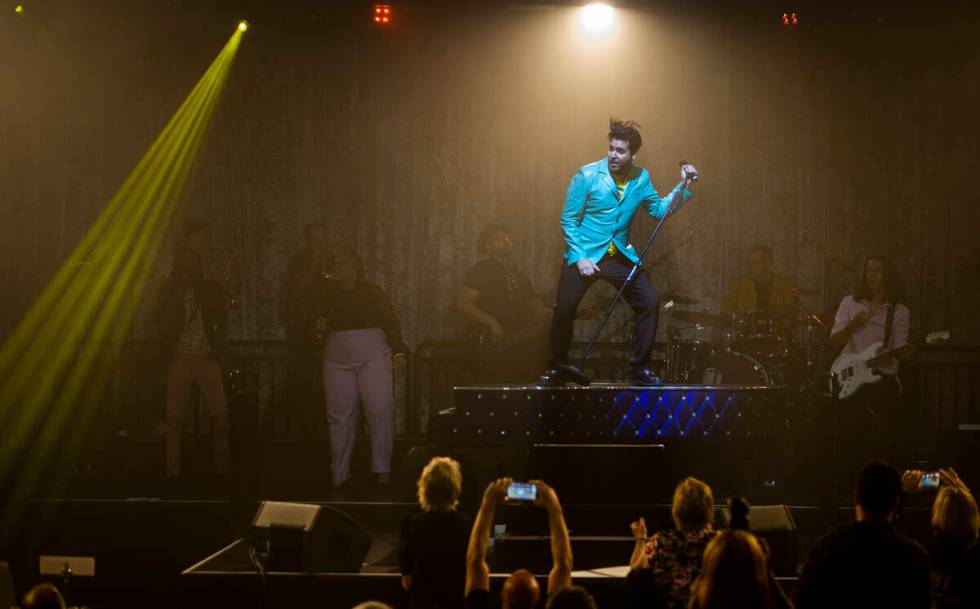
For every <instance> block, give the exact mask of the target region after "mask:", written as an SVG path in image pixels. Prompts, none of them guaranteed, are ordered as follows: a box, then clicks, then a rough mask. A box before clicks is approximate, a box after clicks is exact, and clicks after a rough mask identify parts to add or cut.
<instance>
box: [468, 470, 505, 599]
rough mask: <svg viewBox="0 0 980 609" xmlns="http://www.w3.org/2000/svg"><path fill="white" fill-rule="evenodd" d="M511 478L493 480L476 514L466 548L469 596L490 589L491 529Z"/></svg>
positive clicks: (484, 493)
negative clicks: (488, 551)
mask: <svg viewBox="0 0 980 609" xmlns="http://www.w3.org/2000/svg"><path fill="white" fill-rule="evenodd" d="M510 483H511V479H510V478H500V479H498V480H494V481H493V482H491V483H490V484H489V485H488V486H487V489H486V490H485V491H484V492H483V503H482V504H481V505H480V511H479V512H477V514H476V520H475V521H474V522H473V529H472V530H471V531H470V542H469V545H468V546H467V548H466V589H465V594H466V596H469V594H470V592H472V591H473V590H488V591H489V590H490V566H489V565H487V546H488V545H489V543H490V529H491V527H493V516H494V514H495V513H496V511H497V506H498V505H499V504H500V503H502V502H503V501H504V498H505V497H506V496H507V487H508V486H510Z"/></svg>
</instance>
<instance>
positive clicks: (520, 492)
mask: <svg viewBox="0 0 980 609" xmlns="http://www.w3.org/2000/svg"><path fill="white" fill-rule="evenodd" d="M537 496H538V487H536V486H534V485H533V484H529V483H527V482H511V483H510V486H508V487H507V500H508V501H527V502H530V501H534V500H535V498H537Z"/></svg>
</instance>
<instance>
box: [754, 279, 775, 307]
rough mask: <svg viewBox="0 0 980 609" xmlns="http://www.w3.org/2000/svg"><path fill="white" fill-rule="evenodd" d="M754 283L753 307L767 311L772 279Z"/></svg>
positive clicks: (770, 296)
mask: <svg viewBox="0 0 980 609" xmlns="http://www.w3.org/2000/svg"><path fill="white" fill-rule="evenodd" d="M752 283H754V284H755V308H756V309H759V310H760V311H766V312H768V311H769V305H770V302H769V301H770V299H771V298H772V283H773V282H772V281H764V282H758V281H753V282H752Z"/></svg>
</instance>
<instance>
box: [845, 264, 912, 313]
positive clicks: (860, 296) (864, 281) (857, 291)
mask: <svg viewBox="0 0 980 609" xmlns="http://www.w3.org/2000/svg"><path fill="white" fill-rule="evenodd" d="M872 260H876V261H878V262H880V263H881V271H882V275H883V279H884V283H885V302H891V303H895V304H898V303H900V302H904V301H905V281H904V280H903V279H902V277H901V275H899V274H898V269H896V268H895V265H894V264H892V261H891V260H889V259H888V258H885V257H884V256H879V255H871V256H868V257H867V258H865V259H864V264H862V265H861V275H860V277H859V278H858V282H857V285H855V286H854V300H857V301H858V302H860V301H862V300H870V299H871V289H870V288H869V287H868V263H869V262H871V261H872Z"/></svg>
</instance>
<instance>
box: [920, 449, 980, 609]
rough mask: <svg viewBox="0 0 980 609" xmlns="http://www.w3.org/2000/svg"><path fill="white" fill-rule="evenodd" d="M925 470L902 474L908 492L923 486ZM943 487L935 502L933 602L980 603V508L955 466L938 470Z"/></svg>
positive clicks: (939, 607)
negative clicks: (979, 578) (979, 540)
mask: <svg viewBox="0 0 980 609" xmlns="http://www.w3.org/2000/svg"><path fill="white" fill-rule="evenodd" d="M922 477H923V472H921V471H918V470H911V471H907V472H905V475H904V476H903V477H902V486H903V487H904V488H905V491H906V492H907V493H909V494H911V493H915V492H917V491H919V490H922V489H921V488H920V487H919V482H920V481H921V480H922ZM939 479H940V488H939V492H938V493H936V499H935V501H934V502H933V504H932V536H931V538H930V539H929V542H928V543H927V545H926V547H927V549H928V550H929V555H930V556H931V557H932V606H933V607H934V608H935V609H959V608H961V607H980V580H978V578H977V576H978V575H980V544H978V543H977V533H978V530H980V511H978V509H977V502H976V501H975V500H974V499H973V495H972V493H970V489H968V488H967V487H966V485H965V484H963V481H962V480H960V477H959V475H957V473H956V471H955V470H953V469H952V468H949V469H940V470H939Z"/></svg>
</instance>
